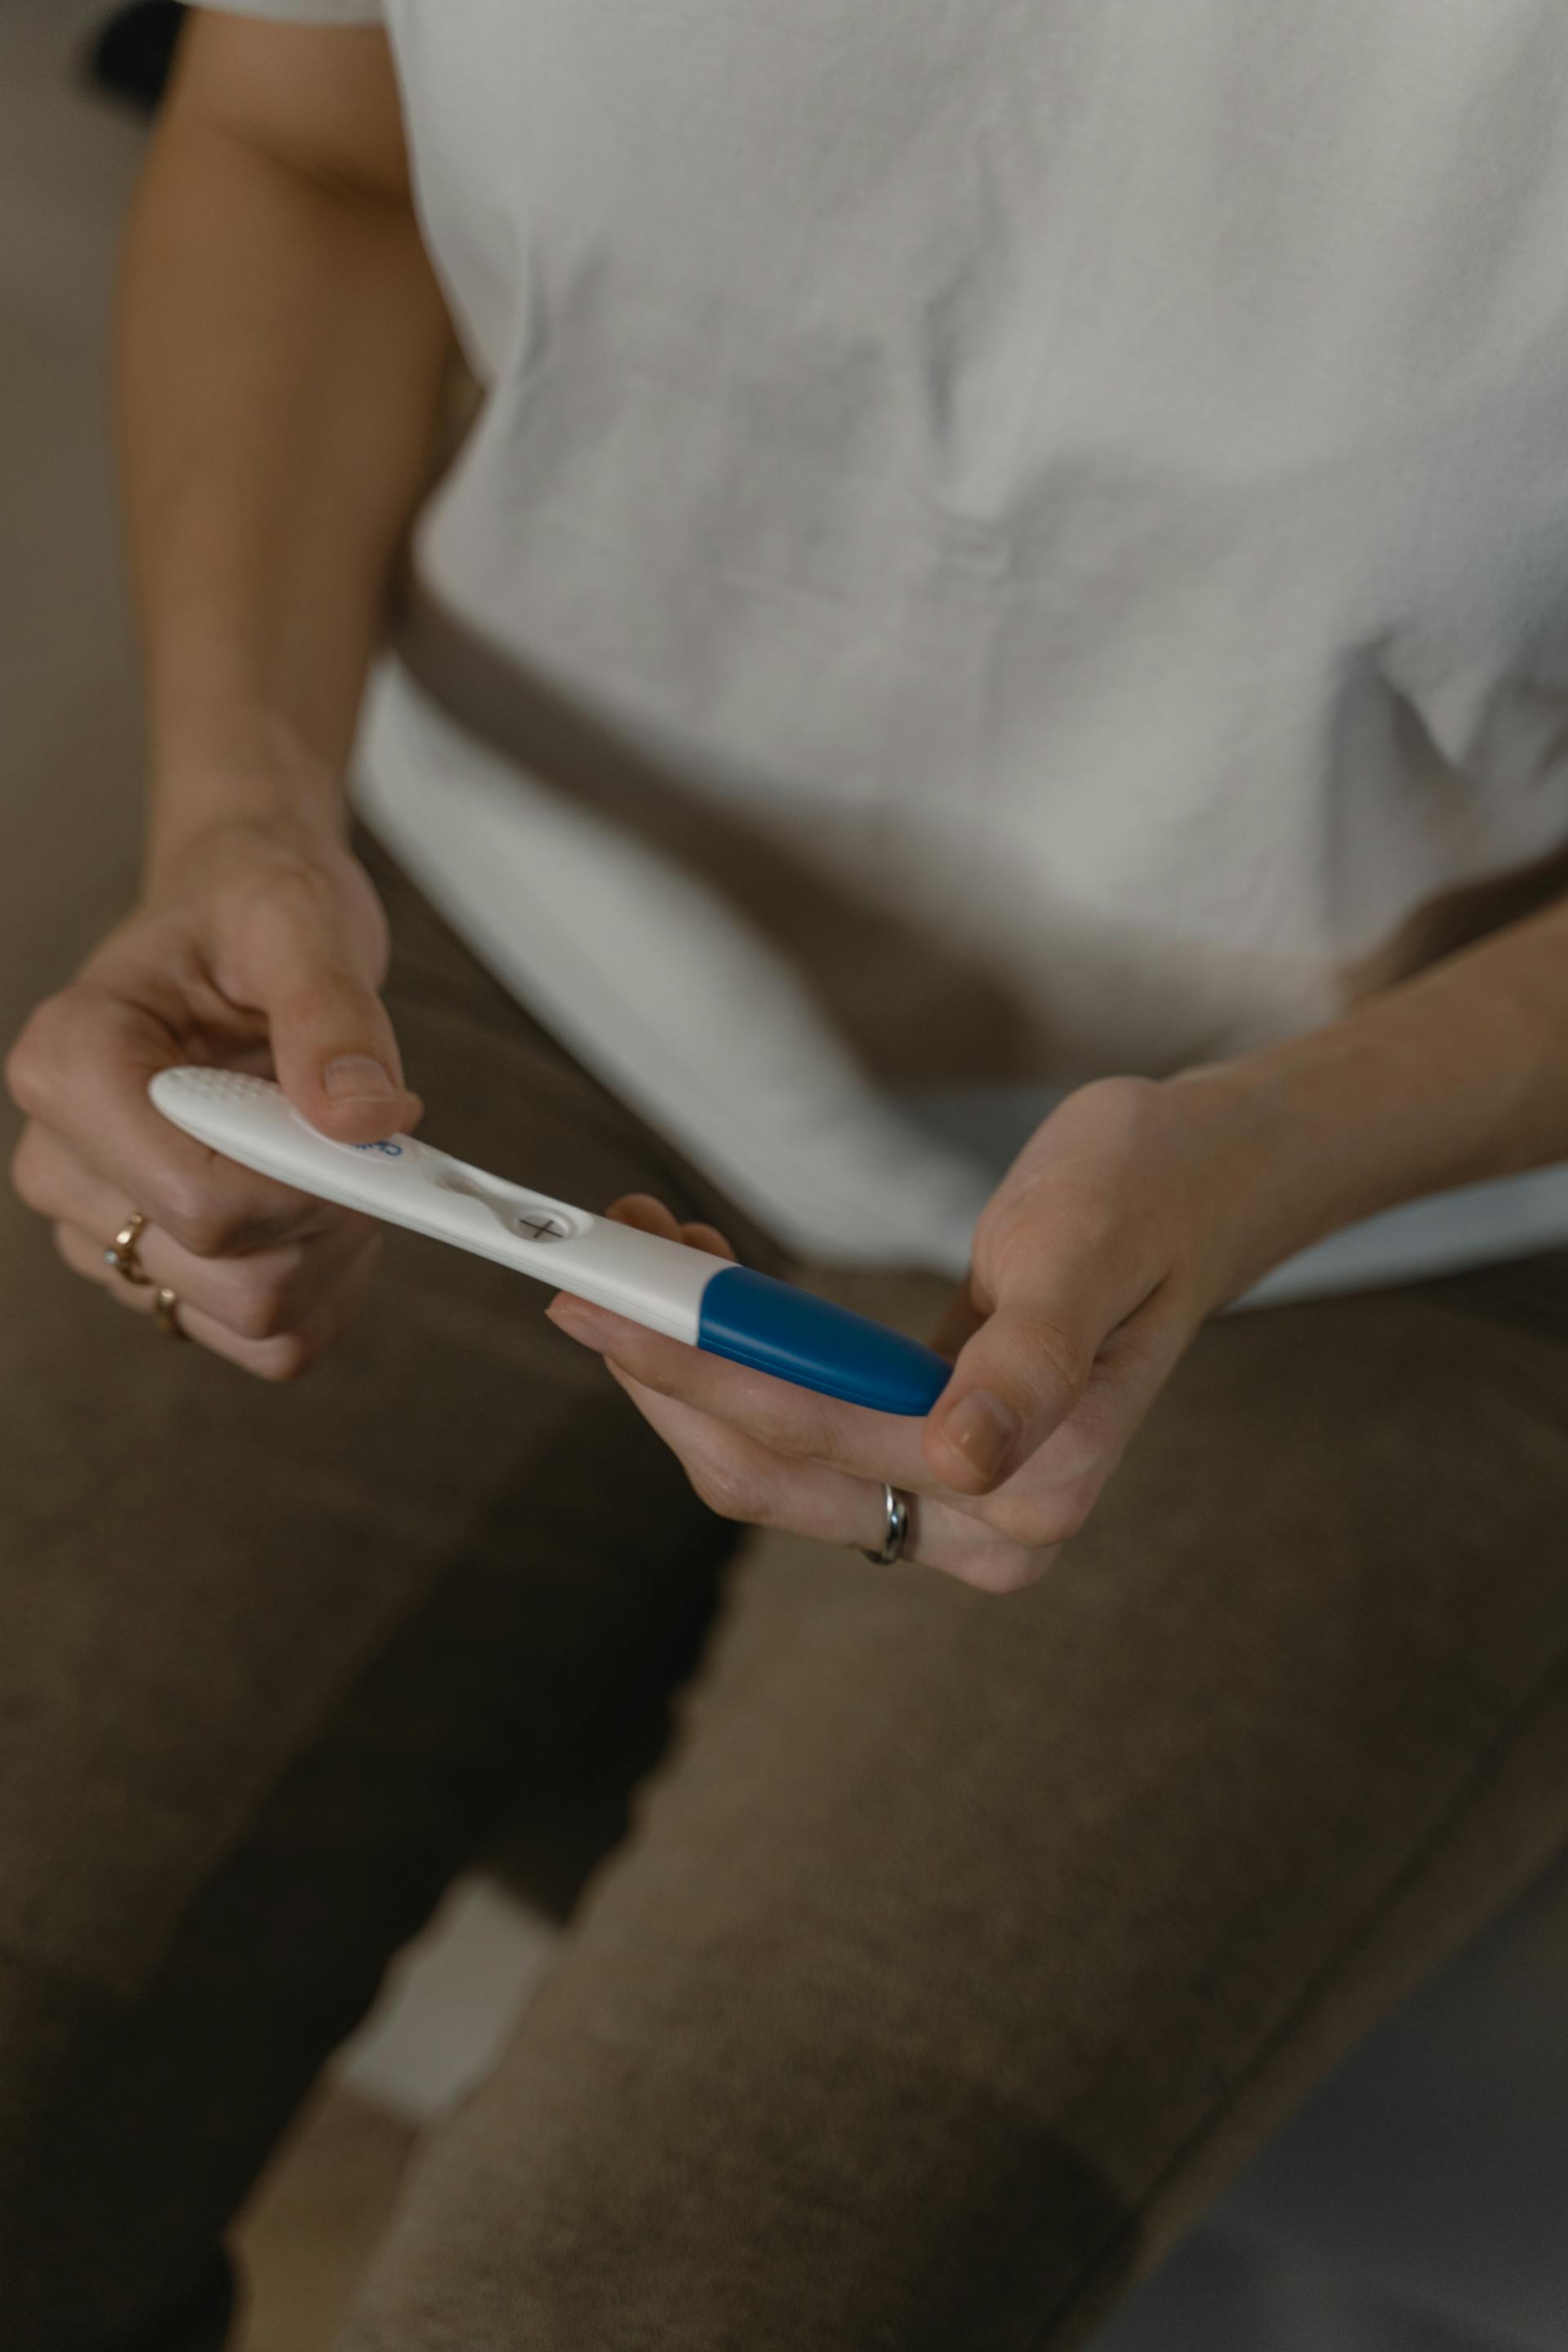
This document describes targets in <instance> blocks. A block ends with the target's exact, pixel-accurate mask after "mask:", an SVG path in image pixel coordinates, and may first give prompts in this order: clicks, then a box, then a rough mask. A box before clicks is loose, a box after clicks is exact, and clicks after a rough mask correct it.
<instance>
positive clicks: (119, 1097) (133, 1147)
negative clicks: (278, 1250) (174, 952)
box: [7, 982, 342, 1257]
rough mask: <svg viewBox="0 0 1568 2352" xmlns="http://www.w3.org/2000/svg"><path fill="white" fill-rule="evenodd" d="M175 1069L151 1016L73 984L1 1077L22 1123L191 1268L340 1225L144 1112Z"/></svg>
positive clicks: (318, 1207) (168, 1040)
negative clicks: (136, 1212)
mask: <svg viewBox="0 0 1568 2352" xmlns="http://www.w3.org/2000/svg"><path fill="white" fill-rule="evenodd" d="M186 1057H187V1056H186V1049H185V1047H184V1045H183V1044H182V1043H181V1042H180V1040H179V1039H177V1038H176V1037H175V1036H174V1034H172V1032H171V1031H170V1029H169V1027H168V1025H167V1024H166V1023H164V1022H163V1021H162V1020H160V1019H159V1018H158V1016H157V1015H156V1014H155V1013H153V1012H152V1011H151V1010H149V1009H148V1008H146V1007H143V1006H141V1005H137V1004H134V1003H129V1002H127V1001H126V1000H125V999H124V998H121V997H117V996H112V995H110V994H109V993H108V992H107V991H103V990H99V989H95V988H92V987H91V986H89V985H88V984H86V983H81V982H79V983H78V984H77V985H76V986H75V987H73V988H70V989H68V990H67V991H66V992H64V994H63V995H60V996H58V997H55V998H52V999H51V1000H50V1002H49V1003H47V1004H45V1005H42V1006H40V1008H39V1010H38V1011H37V1013H35V1014H34V1016H33V1019H32V1021H31V1022H30V1023H29V1024H28V1026H27V1028H26V1031H25V1032H24V1034H23V1036H22V1038H21V1040H20V1041H19V1043H18V1045H17V1047H16V1051H15V1052H14V1053H13V1055H12V1056H11V1061H10V1064H9V1066H8V1070H7V1075H8V1077H9V1079H10V1084H11V1090H12V1093H13V1094H14V1095H15V1097H16V1101H17V1102H18V1104H19V1105H20V1106H21V1108H23V1109H24V1110H25V1111H26V1112H27V1113H28V1115H29V1116H30V1117H31V1118H36V1119H37V1120H38V1121H39V1123H40V1124H41V1125H42V1126H44V1127H47V1128H49V1129H52V1130H53V1131H54V1132H55V1133H56V1134H57V1135H59V1136H61V1137H63V1138H64V1139H65V1140H66V1142H67V1143H68V1144H69V1145H70V1147H71V1149H72V1150H74V1151H75V1152H76V1153H77V1155H78V1156H79V1158H80V1159H81V1160H85V1161H86V1162H87V1163H88V1165H89V1166H90V1167H92V1168H94V1169H96V1170H97V1171H99V1172H100V1174H101V1175H102V1176H104V1177H105V1178H107V1179H108V1181H110V1183H112V1184H113V1185H114V1186H115V1187H116V1188H117V1189H118V1190H119V1191H120V1192H123V1193H124V1194H125V1195H126V1196H127V1198H129V1199H130V1200H132V1201H133V1202H135V1203H136V1205H137V1207H138V1208H139V1209H140V1210H141V1211H142V1215H143V1216H144V1217H146V1218H147V1220H148V1221H149V1223H153V1224H156V1225H161V1226H162V1227H163V1230H164V1231H165V1232H166V1233H168V1234H171V1235H172V1236H173V1238H174V1240H175V1241H176V1242H178V1243H179V1244H181V1246H182V1247H183V1248H184V1249H188V1250H190V1251H191V1252H193V1254H194V1255H196V1256H198V1257H216V1256H220V1255H243V1254H244V1253H246V1252H247V1251H250V1250H257V1249H266V1248H269V1247H273V1246H275V1245H276V1244H278V1243H279V1242H283V1241H289V1240H294V1239H298V1238H299V1237H300V1236H301V1235H302V1234H307V1233H310V1232H313V1231H317V1230H320V1229H321V1226H323V1225H324V1224H326V1223H330V1222H331V1221H332V1219H334V1218H335V1217H339V1216H341V1215H342V1211H340V1210H333V1209H331V1207H329V1206H328V1204H326V1203H324V1202H321V1201H319V1200H317V1199H315V1198H314V1197H313V1196H312V1195H311V1194H310V1193H307V1192H297V1191H296V1190H295V1189H294V1188H293V1187H292V1186H291V1185H287V1184H279V1183H277V1182H275V1181H274V1180H273V1179H272V1178H271V1177H269V1176H262V1175H258V1173H257V1172H256V1171H254V1170H251V1169H248V1168H242V1167H240V1166H239V1165H238V1164H237V1162H236V1161H234V1160H225V1159H224V1158H222V1156H221V1155H220V1154H219V1153H217V1152H216V1151H214V1150H211V1149H210V1148H209V1147H208V1146H207V1145H205V1144H203V1143H198V1142H197V1141H196V1140H195V1138H194V1137H191V1136H188V1135H185V1134H184V1133H183V1132H182V1130H181V1129H179V1128H177V1127H174V1125H173V1124H172V1123H171V1122H170V1121H169V1120H168V1119H166V1118H163V1114H162V1113H161V1112H160V1111H158V1110H156V1109H154V1108H153V1104H152V1103H151V1101H150V1100H149V1099H148V1095H147V1087H148V1082H149V1080H150V1079H152V1078H153V1076H155V1075H156V1073H157V1072H158V1071H159V1070H163V1069H168V1068H170V1067H171V1066H173V1065H174V1064H175V1063H178V1062H180V1061H183V1060H184V1059H185V1058H186Z"/></svg>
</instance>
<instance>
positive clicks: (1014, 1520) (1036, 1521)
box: [987, 1488, 1095, 1551]
mask: <svg viewBox="0 0 1568 2352" xmlns="http://www.w3.org/2000/svg"><path fill="white" fill-rule="evenodd" d="M1094 1500H1095V1491H1094V1490H1092V1489H1089V1488H1084V1489H1082V1490H1071V1489H1069V1490H1066V1491H1063V1490H1058V1492H1057V1493H1055V1494H1053V1495H1051V1496H1048V1497H1047V1498H1045V1499H1041V1498H1039V1497H1034V1498H1029V1497H1025V1498H1023V1499H1022V1500H1020V1501H1017V1502H1011V1501H1002V1502H998V1503H997V1504H994V1506H993V1507H992V1508H991V1509H990V1511H989V1512H988V1513H987V1519H988V1523H989V1525H990V1526H991V1527H992V1528H994V1529H995V1531H996V1533H997V1535H998V1536H1000V1537H1002V1538H1003V1539H1004V1540H1005V1542H1007V1543H1009V1544H1015V1545H1017V1546H1018V1547H1020V1548H1021V1549H1023V1550H1025V1551H1057V1550H1059V1549H1060V1548H1061V1546H1062V1545H1063V1544H1065V1543H1070V1542H1071V1541H1072V1539H1073V1538H1074V1537H1075V1536H1077V1535H1081V1534H1082V1532H1083V1529H1084V1527H1085V1525H1086V1523H1087V1521H1088V1519H1089V1513H1090V1511H1091V1510H1092V1509H1093V1507H1094Z"/></svg>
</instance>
